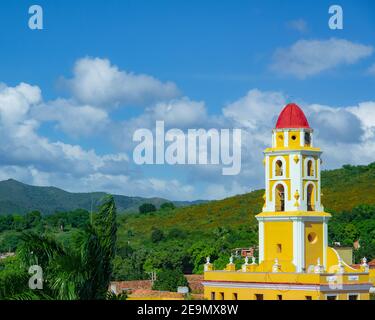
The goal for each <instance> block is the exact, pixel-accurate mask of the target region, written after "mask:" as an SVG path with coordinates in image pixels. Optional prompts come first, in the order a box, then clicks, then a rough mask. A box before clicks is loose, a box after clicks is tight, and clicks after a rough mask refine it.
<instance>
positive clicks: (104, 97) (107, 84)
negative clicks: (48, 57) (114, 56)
mask: <svg viewBox="0 0 375 320" xmlns="http://www.w3.org/2000/svg"><path fill="white" fill-rule="evenodd" d="M64 82H66V84H67V86H68V88H69V89H70V91H71V92H72V94H73V96H74V97H75V98H76V99H77V100H78V101H79V102H81V103H83V104H89V105H93V106H100V107H102V108H111V107H113V106H118V105H129V104H135V105H139V104H144V103H146V102H150V101H155V100H164V99H170V98H174V97H176V96H178V95H179V90H178V88H177V86H176V85H175V84H174V83H173V82H161V81H160V80H158V79H156V78H154V77H152V76H149V75H145V74H134V73H132V72H127V71H122V70H119V68H118V67H117V66H115V65H111V63H110V61H109V60H107V59H100V58H89V57H86V58H83V59H79V60H78V61H77V62H76V64H75V67H74V70H73V78H72V79H69V80H65V81H64Z"/></svg>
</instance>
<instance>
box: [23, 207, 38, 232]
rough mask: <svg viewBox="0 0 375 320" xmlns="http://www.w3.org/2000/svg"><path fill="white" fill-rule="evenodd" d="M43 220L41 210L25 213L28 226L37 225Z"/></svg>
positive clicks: (28, 227)
mask: <svg viewBox="0 0 375 320" xmlns="http://www.w3.org/2000/svg"><path fill="white" fill-rule="evenodd" d="M41 220H42V214H41V213H40V212H39V211H31V212H28V213H26V215H25V224H26V228H27V229H30V228H34V227H36V226H37V225H38V224H39V223H40V222H41Z"/></svg>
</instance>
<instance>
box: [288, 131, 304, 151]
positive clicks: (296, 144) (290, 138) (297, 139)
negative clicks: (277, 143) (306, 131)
mask: <svg viewBox="0 0 375 320" xmlns="http://www.w3.org/2000/svg"><path fill="white" fill-rule="evenodd" d="M293 137H294V138H295V139H294V140H293ZM300 138H301V137H300V132H299V131H289V134H288V146H289V148H294V147H300V146H301V139H300Z"/></svg>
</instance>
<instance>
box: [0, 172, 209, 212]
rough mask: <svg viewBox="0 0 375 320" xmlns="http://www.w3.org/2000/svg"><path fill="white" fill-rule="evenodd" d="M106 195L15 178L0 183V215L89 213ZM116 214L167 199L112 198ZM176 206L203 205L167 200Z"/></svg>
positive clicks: (161, 202)
mask: <svg viewBox="0 0 375 320" xmlns="http://www.w3.org/2000/svg"><path fill="white" fill-rule="evenodd" d="M106 195H108V193H106V192H100V191H99V192H76V193H75V192H69V191H66V190H63V189H60V188H58V187H55V186H33V185H29V184H26V183H23V182H20V181H17V180H15V179H7V180H3V181H0V215H4V214H26V213H27V212H30V211H33V210H38V211H40V212H41V213H42V214H47V215H48V214H52V213H55V212H59V211H71V210H75V209H78V208H80V209H86V210H89V211H90V210H91V209H95V207H96V206H97V205H98V204H99V202H100V200H101V199H102V198H103V197H104V196H106ZM113 197H114V199H115V202H116V205H117V208H118V211H119V212H129V211H138V207H139V206H140V205H141V204H143V203H152V204H154V205H155V206H156V207H159V206H160V205H161V204H163V203H165V202H170V200H168V199H164V198H159V197H150V198H144V197H137V196H136V197H131V196H125V195H113ZM171 202H173V203H174V204H175V205H176V206H178V207H180V206H186V205H194V204H197V203H202V202H205V201H204V200H197V201H171Z"/></svg>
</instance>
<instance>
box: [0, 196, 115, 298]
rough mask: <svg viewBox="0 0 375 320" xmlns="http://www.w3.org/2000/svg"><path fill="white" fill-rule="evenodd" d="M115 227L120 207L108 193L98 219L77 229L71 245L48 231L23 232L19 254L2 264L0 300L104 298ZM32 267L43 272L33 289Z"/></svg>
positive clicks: (110, 274) (111, 260) (108, 278)
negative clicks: (40, 282) (31, 284)
mask: <svg viewBox="0 0 375 320" xmlns="http://www.w3.org/2000/svg"><path fill="white" fill-rule="evenodd" d="M116 230H117V224H116V207H115V203H114V199H113V197H108V198H107V199H105V200H104V201H103V203H102V205H101V206H100V209H99V211H98V213H96V214H95V215H94V217H93V222H92V223H89V224H87V225H85V226H84V227H83V228H82V229H77V231H76V232H75V233H74V234H72V239H71V241H70V243H69V245H64V244H63V243H61V242H59V241H57V240H56V239H55V237H52V236H49V235H46V234H37V233H35V232H30V231H26V232H23V233H22V235H21V237H20V238H21V242H20V245H19V247H18V249H17V254H16V256H15V257H13V258H11V259H9V258H8V259H6V260H4V261H3V262H2V264H1V268H0V284H1V288H2V290H1V291H0V299H64V300H71V299H80V300H92V299H105V298H106V297H107V295H108V287H109V283H110V280H111V278H112V271H113V270H112V269H113V259H114V257H115V252H116ZM30 266H38V267H40V268H41V270H42V271H43V282H42V284H43V288H38V289H35V290H32V289H30V288H29V281H28V279H29V278H30V275H29V274H28V270H29V267H30ZM110 298H113V297H112V296H111V297H110Z"/></svg>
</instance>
